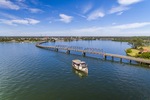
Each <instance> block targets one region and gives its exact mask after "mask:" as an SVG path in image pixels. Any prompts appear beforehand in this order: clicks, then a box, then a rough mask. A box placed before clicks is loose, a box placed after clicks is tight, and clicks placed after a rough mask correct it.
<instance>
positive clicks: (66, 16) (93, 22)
mask: <svg viewBox="0 0 150 100" xmlns="http://www.w3.org/2000/svg"><path fill="white" fill-rule="evenodd" d="M149 4H150V1H149V0H111V1H110V0H82V1H78V0H70V1H66V0H61V1H60V0H51V1H47V0H30V1H29V0H11V1H10V0H1V1H0V28H1V30H0V36H58V37H59V36H70V37H73V36H81V37H82V36H85V37H86V36H88V37H90V36H95V37H96V36H97V37H111V36H112V37H113V36H114V37H117V36H118V37H128V36H129V37H133V36H150V28H149V27H150V13H148V12H149V9H150V6H149Z"/></svg>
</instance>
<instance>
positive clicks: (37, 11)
mask: <svg viewBox="0 0 150 100" xmlns="http://www.w3.org/2000/svg"><path fill="white" fill-rule="evenodd" d="M27 9H28V10H29V11H31V12H32V13H39V12H43V11H42V10H41V9H37V8H27Z"/></svg>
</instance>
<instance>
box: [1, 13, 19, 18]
mask: <svg viewBox="0 0 150 100" xmlns="http://www.w3.org/2000/svg"><path fill="white" fill-rule="evenodd" d="M0 15H1V16H3V17H6V18H10V19H17V18H18V17H17V16H14V15H11V14H8V13H3V12H0Z"/></svg>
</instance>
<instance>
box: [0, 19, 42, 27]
mask: <svg viewBox="0 0 150 100" xmlns="http://www.w3.org/2000/svg"><path fill="white" fill-rule="evenodd" d="M39 22H40V21H39V20H35V19H31V18H25V19H13V20H6V19H0V23H3V24H7V25H14V26H17V25H18V24H23V25H35V24H38V23H39Z"/></svg>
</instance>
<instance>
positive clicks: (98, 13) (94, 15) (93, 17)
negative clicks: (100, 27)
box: [87, 9, 105, 20]
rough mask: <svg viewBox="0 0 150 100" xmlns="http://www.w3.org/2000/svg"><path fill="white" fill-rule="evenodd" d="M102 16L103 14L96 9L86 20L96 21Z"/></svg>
mask: <svg viewBox="0 0 150 100" xmlns="http://www.w3.org/2000/svg"><path fill="white" fill-rule="evenodd" d="M104 16H105V14H104V13H103V12H102V11H101V10H100V9H97V10H95V11H93V12H92V13H90V14H89V15H88V17H87V20H96V19H98V18H100V17H104Z"/></svg>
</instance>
